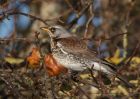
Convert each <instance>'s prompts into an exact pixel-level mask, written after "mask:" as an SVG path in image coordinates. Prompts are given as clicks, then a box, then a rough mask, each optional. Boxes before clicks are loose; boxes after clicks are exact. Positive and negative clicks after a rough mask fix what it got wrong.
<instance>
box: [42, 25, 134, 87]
mask: <svg viewBox="0 0 140 99" xmlns="http://www.w3.org/2000/svg"><path fill="white" fill-rule="evenodd" d="M41 29H42V30H44V31H45V32H47V33H48V35H49V37H50V45H51V54H52V57H53V58H54V60H56V62H57V64H60V65H61V66H63V67H65V68H67V69H69V70H73V71H84V70H86V69H88V68H92V69H93V70H95V71H100V72H102V73H104V74H106V75H109V76H116V77H117V78H118V79H120V80H121V81H123V82H124V83H125V84H126V85H127V86H129V87H130V86H132V85H131V84H130V83H128V81H126V80H124V78H123V77H122V76H121V75H119V74H118V73H117V69H116V68H115V65H114V64H112V63H110V62H108V61H106V60H103V59H100V58H98V57H97V53H96V52H95V51H93V50H92V49H89V48H88V46H87V41H86V40H84V39H82V38H78V37H77V36H75V35H72V34H71V33H69V32H68V31H67V30H66V29H65V28H64V27H63V26H60V25H52V26H48V27H41ZM52 68H53V66H52Z"/></svg>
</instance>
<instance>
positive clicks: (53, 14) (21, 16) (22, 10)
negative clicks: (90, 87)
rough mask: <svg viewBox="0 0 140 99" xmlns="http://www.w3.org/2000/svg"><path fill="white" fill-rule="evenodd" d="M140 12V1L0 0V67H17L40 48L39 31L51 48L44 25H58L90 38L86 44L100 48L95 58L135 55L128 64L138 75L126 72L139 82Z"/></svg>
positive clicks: (44, 44)
mask: <svg viewBox="0 0 140 99" xmlns="http://www.w3.org/2000/svg"><path fill="white" fill-rule="evenodd" d="M139 12H140V1H139V0H0V66H1V67H2V68H3V66H5V65H3V64H5V63H6V66H7V63H8V65H10V66H11V64H12V65H13V64H14V66H15V64H18V63H17V62H19V61H22V59H25V58H26V57H27V56H28V55H29V53H30V52H31V49H32V48H33V47H38V45H37V43H38V42H36V36H35V35H36V33H37V32H39V33H40V34H39V44H40V46H41V48H42V50H43V53H44V54H46V53H48V52H49V37H48V35H47V33H45V32H43V31H42V30H40V27H44V26H47V25H54V24H57V25H62V26H63V27H65V28H66V29H67V30H68V31H69V32H70V33H72V34H74V35H77V36H78V37H79V38H89V39H90V40H89V43H88V47H89V48H91V49H93V50H95V51H97V52H99V53H100V54H98V56H97V57H100V58H105V59H106V60H108V61H110V62H112V63H114V64H117V65H118V66H119V65H120V64H125V63H126V62H127V61H128V60H129V59H130V58H131V57H132V59H131V61H132V62H131V64H129V65H130V68H127V69H128V70H129V71H130V72H133V73H136V74H131V73H130V72H129V73H130V74H129V73H127V76H128V75H132V77H131V78H133V77H134V78H135V80H136V81H137V80H138V79H140V78H139V77H138V75H139V74H137V72H140V68H138V66H139V67H140V49H139V47H138V46H139V42H140V28H139V25H140V13H139ZM9 57H10V58H9ZM19 59H21V60H19ZM13 61H14V62H13ZM19 63H20V62H19ZM18 65H19V64H18ZM20 65H21V64H20ZM19 67H20V66H19ZM4 68H5V67H4ZM127 69H126V70H127ZM139 76H140V75H139ZM137 84H138V85H139V83H137ZM138 90H140V89H138ZM0 93H3V91H2V89H0ZM116 93H117V92H116ZM129 93H130V91H129V92H127V94H126V93H125V95H126V96H129V95H128V94H129ZM122 94H123V95H124V93H121V95H122ZM36 95H37V94H36ZM139 97H140V96H139ZM87 98H89V97H87ZM135 98H136V97H135ZM5 99H7V98H5ZM35 99H36V98H35ZM93 99H94V98H93Z"/></svg>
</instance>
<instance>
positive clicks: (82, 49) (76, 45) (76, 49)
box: [58, 37, 96, 57]
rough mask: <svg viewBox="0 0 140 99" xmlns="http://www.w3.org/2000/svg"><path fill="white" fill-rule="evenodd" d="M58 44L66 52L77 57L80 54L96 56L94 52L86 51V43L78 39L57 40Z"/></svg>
mask: <svg viewBox="0 0 140 99" xmlns="http://www.w3.org/2000/svg"><path fill="white" fill-rule="evenodd" d="M58 43H60V44H61V46H62V48H63V49H64V50H65V51H66V52H69V53H73V54H77V55H78V54H79V55H80V54H81V55H84V56H88V57H90V56H92V57H93V56H94V57H95V56H96V52H95V51H92V50H90V49H88V47H87V43H86V42H85V41H84V40H82V39H78V38H77V37H69V38H61V39H58Z"/></svg>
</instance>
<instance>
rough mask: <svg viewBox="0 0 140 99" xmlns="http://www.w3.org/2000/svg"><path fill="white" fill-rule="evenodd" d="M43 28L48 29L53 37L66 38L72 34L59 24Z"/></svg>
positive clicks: (43, 28)
mask: <svg viewBox="0 0 140 99" xmlns="http://www.w3.org/2000/svg"><path fill="white" fill-rule="evenodd" d="M41 29H42V30H44V31H46V32H47V33H48V34H49V36H50V37H51V38H66V37H70V36H71V34H70V33H69V32H68V31H67V30H66V29H65V28H63V27H62V26H59V25H54V26H49V27H41Z"/></svg>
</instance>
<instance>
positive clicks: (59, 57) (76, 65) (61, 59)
mask: <svg viewBox="0 0 140 99" xmlns="http://www.w3.org/2000/svg"><path fill="white" fill-rule="evenodd" d="M53 57H54V58H55V59H56V61H57V62H58V63H59V64H62V65H63V66H65V67H66V68H69V69H72V70H76V71H81V70H84V69H85V68H86V66H87V64H86V63H85V62H84V60H83V59H82V58H79V57H76V56H75V55H73V54H69V53H67V54H66V53H63V52H61V51H59V52H54V53H53Z"/></svg>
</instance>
